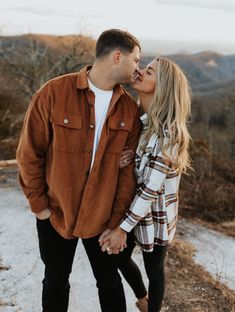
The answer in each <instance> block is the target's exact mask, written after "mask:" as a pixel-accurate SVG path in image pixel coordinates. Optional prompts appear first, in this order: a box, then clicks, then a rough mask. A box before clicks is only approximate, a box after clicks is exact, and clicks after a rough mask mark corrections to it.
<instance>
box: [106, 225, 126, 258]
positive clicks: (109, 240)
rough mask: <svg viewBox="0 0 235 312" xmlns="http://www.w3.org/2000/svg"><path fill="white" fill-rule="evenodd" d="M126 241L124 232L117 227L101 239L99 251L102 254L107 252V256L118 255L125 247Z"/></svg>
mask: <svg viewBox="0 0 235 312" xmlns="http://www.w3.org/2000/svg"><path fill="white" fill-rule="evenodd" d="M126 239H127V234H126V232H125V231H124V230H123V229H121V228H120V226H118V227H116V229H114V230H113V231H112V232H111V233H110V234H109V235H107V236H106V237H105V239H103V244H102V247H101V250H102V251H103V252H105V251H107V252H108V254H109V255H111V254H118V253H119V252H121V251H123V249H124V248H126V247H127V245H126Z"/></svg>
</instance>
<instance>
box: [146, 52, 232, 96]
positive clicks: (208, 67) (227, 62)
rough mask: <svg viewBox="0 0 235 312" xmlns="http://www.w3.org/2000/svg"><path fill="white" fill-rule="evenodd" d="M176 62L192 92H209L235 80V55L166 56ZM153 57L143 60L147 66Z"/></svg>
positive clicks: (209, 53) (198, 54) (210, 53)
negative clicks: (187, 80) (188, 82)
mask: <svg viewBox="0 0 235 312" xmlns="http://www.w3.org/2000/svg"><path fill="white" fill-rule="evenodd" d="M166 57H168V58H170V59H172V60H173V61H175V62H176V63H177V64H178V65H179V66H180V67H182V69H183V70H184V72H185V73H186V75H187V77H188V79H189V81H190V83H191V86H192V90H193V91H194V92H196V93H198V92H207V91H209V90H210V89H212V88H215V86H216V87H217V86H218V85H220V84H222V85H223V84H226V83H227V82H228V81H230V80H233V79H235V55H222V54H218V53H215V52H211V51H205V52H201V53H196V54H191V55H188V54H176V55H166ZM152 59H153V57H146V58H143V60H142V61H143V63H144V64H147V63H148V62H149V61H150V60H152Z"/></svg>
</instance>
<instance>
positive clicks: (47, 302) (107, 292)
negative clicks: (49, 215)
mask: <svg viewBox="0 0 235 312" xmlns="http://www.w3.org/2000/svg"><path fill="white" fill-rule="evenodd" d="M37 230H38V238H39V249H40V254H41V258H42V261H43V262H44V264H45V274H44V279H43V291H42V307H43V312H67V310H68V301H69V290H70V284H69V275H70V273H71V270H72V264H73V259H74V254H75V251H76V246H77V243H78V239H65V238H63V237H62V236H60V235H59V234H58V233H57V232H56V230H55V229H54V228H53V226H52V225H51V223H50V220H49V219H46V220H38V219H37ZM98 238H99V236H97V237H93V238H89V239H83V240H82V242H83V245H84V247H85V250H86V252H87V255H88V258H89V261H90V263H91V267H92V270H93V274H94V276H95V278H96V282H97V288H98V293H99V300H100V306H101V310H102V312H125V311H126V302H125V295H124V290H123V285H122V282H121V277H120V275H119V273H118V267H119V268H120V270H121V272H122V273H123V275H124V277H125V278H126V279H127V281H128V282H129V284H130V285H131V287H132V288H133V290H134V292H135V294H136V296H137V298H142V297H144V296H145V295H146V290H145V287H144V284H143V281H142V277H141V274H140V271H139V269H138V267H137V266H136V264H135V263H134V262H133V261H132V260H131V258H130V256H131V253H132V251H133V249H134V242H133V240H132V237H131V235H130V236H128V245H129V248H126V249H125V250H124V251H123V252H122V253H120V254H119V255H111V256H110V255H108V254H107V253H106V252H104V253H103V252H102V251H101V248H100V246H99V243H98ZM127 259H128V261H127ZM84 312H88V311H84Z"/></svg>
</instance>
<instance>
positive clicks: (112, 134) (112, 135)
mask: <svg viewBox="0 0 235 312" xmlns="http://www.w3.org/2000/svg"><path fill="white" fill-rule="evenodd" d="M132 127H133V119H125V118H123V119H121V118H114V117H111V118H110V119H109V138H108V143H107V147H106V152H109V153H118V154H121V153H122V151H123V149H124V147H125V144H126V141H127V138H128V135H129V133H130V132H131V131H132Z"/></svg>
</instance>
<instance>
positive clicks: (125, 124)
mask: <svg viewBox="0 0 235 312" xmlns="http://www.w3.org/2000/svg"><path fill="white" fill-rule="evenodd" d="M132 127H133V119H125V118H123V119H120V118H110V119H109V128H110V129H112V130H126V131H131V130H132Z"/></svg>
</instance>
